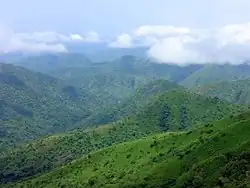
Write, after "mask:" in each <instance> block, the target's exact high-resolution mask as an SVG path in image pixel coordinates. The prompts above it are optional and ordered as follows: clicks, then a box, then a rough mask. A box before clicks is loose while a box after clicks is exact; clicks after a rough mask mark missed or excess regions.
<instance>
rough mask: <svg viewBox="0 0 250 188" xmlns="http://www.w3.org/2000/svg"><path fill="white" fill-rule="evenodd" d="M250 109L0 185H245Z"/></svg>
mask: <svg viewBox="0 0 250 188" xmlns="http://www.w3.org/2000/svg"><path fill="white" fill-rule="evenodd" d="M249 124H250V113H246V114H243V115H240V116H237V117H233V116H231V117H230V118H228V119H225V120H222V121H218V122H216V123H213V124H206V125H205V126H204V127H202V128H198V129H196V130H193V131H188V132H179V133H164V134H160V135H154V136H150V137H146V138H143V139H140V140H136V141H132V142H127V143H122V144H119V145H113V146H111V147H109V148H106V149H103V150H100V151H97V152H93V153H91V154H89V155H87V156H85V157H83V158H82V159H78V160H76V161H73V162H72V163H70V164H68V165H65V166H63V167H61V168H57V169H55V170H53V171H52V172H50V173H46V174H41V175H38V176H37V177H35V178H33V179H28V180H24V181H23V182H19V183H13V184H7V185H2V187H3V188H4V187H8V188H10V187H30V188H31V187H35V188H39V187H41V188H49V187H53V188H56V187H58V188H59V187H96V188H99V187H117V188H118V187H119V188H128V187H136V188H137V187H138V188H139V187H145V188H149V187H150V188H151V187H162V188H163V187H180V188H182V187H234V188H236V187H239V188H241V187H248V186H249V185H250V179H249V171H250V153H249V151H250V137H249V133H250V126H249Z"/></svg>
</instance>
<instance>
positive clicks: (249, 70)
mask: <svg viewBox="0 0 250 188" xmlns="http://www.w3.org/2000/svg"><path fill="white" fill-rule="evenodd" d="M247 77H250V64H241V65H230V64H225V65H209V64H208V65H205V66H204V68H202V69H200V70H198V71H197V72H195V73H193V74H191V75H190V76H188V77H187V78H185V79H184V80H183V81H180V83H181V84H182V85H183V86H185V87H190V88H192V87H197V86H204V85H208V84H216V83H218V82H223V81H232V80H236V79H242V78H247Z"/></svg>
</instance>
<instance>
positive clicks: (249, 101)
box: [195, 78, 250, 105]
mask: <svg viewBox="0 0 250 188" xmlns="http://www.w3.org/2000/svg"><path fill="white" fill-rule="evenodd" d="M195 91H196V92H197V93H200V94H203V95H207V96H212V97H218V98H220V99H223V100H227V101H229V102H232V103H236V104H244V105H250V79H249V78H247V79H239V80H235V81H231V82H221V83H217V84H213V85H207V86H203V87H198V88H196V89H195Z"/></svg>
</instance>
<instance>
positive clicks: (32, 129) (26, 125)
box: [0, 64, 100, 148]
mask: <svg viewBox="0 0 250 188" xmlns="http://www.w3.org/2000/svg"><path fill="white" fill-rule="evenodd" d="M0 87H1V90H0V107H1V108H0V110H1V111H0V117H1V118H0V124H1V131H0V133H1V139H0V148H2V147H5V146H15V145H16V144H19V143H21V142H24V141H27V140H33V139H36V138H38V137H40V136H42V135H46V134H52V133H56V132H60V131H66V130H71V129H73V128H74V124H76V123H77V122H79V121H81V120H82V119H84V118H86V117H88V116H89V115H90V114H92V113H93V111H94V110H97V109H98V108H99V104H100V102H99V100H100V99H99V98H97V97H95V96H93V95H92V94H89V93H88V92H87V91H85V90H83V89H79V88H76V87H74V86H72V85H67V84H64V83H63V82H62V81H61V80H58V79H56V78H53V77H51V76H48V75H44V74H41V73H35V72H31V71H28V70H26V69H24V68H21V67H16V66H13V65H10V64H0Z"/></svg>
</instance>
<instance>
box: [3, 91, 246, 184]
mask: <svg viewBox="0 0 250 188" xmlns="http://www.w3.org/2000/svg"><path fill="white" fill-rule="evenodd" d="M145 92H146V91H145ZM148 92H149V91H148ZM244 110H245V108H243V107H240V106H237V105H232V104H229V103H226V102H223V101H220V100H218V99H216V98H206V97H203V96H199V95H197V94H193V93H190V92H187V91H176V90H175V91H169V92H166V93H163V94H160V95H158V96H155V97H153V98H152V99H150V101H149V102H148V104H147V105H145V107H144V109H142V110H141V111H140V112H137V113H136V115H134V116H131V117H125V118H123V119H122V120H119V121H117V122H114V123H111V124H109V125H106V126H101V127H98V128H92V129H88V130H82V131H80V130H76V131H75V132H72V133H70V134H62V135H54V136H50V137H46V138H44V139H41V140H38V141H37V142H34V143H31V144H28V145H26V146H23V147H21V148H19V149H17V150H14V151H9V152H7V153H2V157H1V158H0V161H1V163H0V164H1V165H2V166H0V167H1V168H0V169H2V170H1V171H0V174H1V176H0V177H1V181H2V182H8V181H13V180H18V179H21V178H23V177H27V176H32V175H35V174H37V173H41V172H46V171H49V170H51V169H53V168H55V167H56V166H59V165H62V164H65V163H68V162H70V161H72V160H74V159H77V158H79V157H81V156H83V155H87V154H89V153H90V152H93V151H95V150H98V149H101V148H105V147H107V146H111V145H113V144H115V143H121V142H124V141H128V140H134V139H138V138H142V137H144V136H147V135H150V134H154V133H160V132H166V131H182V130H186V129H190V130H191V129H192V128H195V127H199V126H200V125H202V124H204V123H210V122H212V121H214V120H218V119H222V118H225V117H228V116H230V115H233V114H238V113H240V112H242V111H244Z"/></svg>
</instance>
